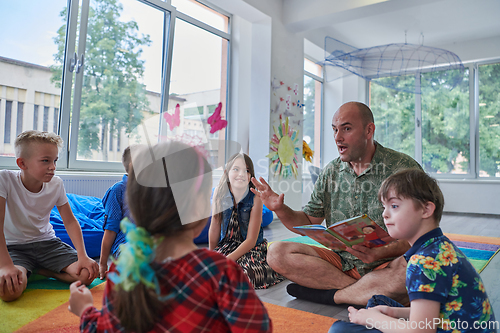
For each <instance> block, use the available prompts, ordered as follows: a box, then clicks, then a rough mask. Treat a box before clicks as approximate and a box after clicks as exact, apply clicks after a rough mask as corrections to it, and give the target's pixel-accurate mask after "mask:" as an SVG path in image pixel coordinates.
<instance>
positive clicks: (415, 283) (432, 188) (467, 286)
mask: <svg viewBox="0 0 500 333" xmlns="http://www.w3.org/2000/svg"><path fill="white" fill-rule="evenodd" d="M378 195H379V199H380V200H381V202H382V204H383V206H384V212H383V215H382V216H383V218H384V223H385V225H386V226H387V230H388V232H389V234H390V235H391V236H392V237H393V238H396V239H404V240H407V241H408V242H409V243H410V245H411V246H412V247H411V248H410V249H409V250H408V251H407V252H406V253H405V255H404V257H405V259H406V261H407V262H408V266H407V270H406V289H407V291H408V295H409V297H410V307H403V306H402V305H401V304H399V303H397V302H395V301H393V300H391V299H390V298H388V297H386V296H382V295H375V296H373V297H372V299H371V300H370V301H369V302H368V307H367V309H360V310H357V309H355V308H353V307H349V319H350V321H351V322H350V323H347V322H343V321H337V322H335V323H334V324H333V325H332V327H331V328H330V331H329V332H330V333H334V332H370V333H373V332H398V333H399V332H419V333H422V332H484V333H486V332H496V331H497V325H498V323H497V322H496V321H495V316H494V314H493V311H492V308H491V304H490V301H489V299H488V296H487V295H486V291H485V289H484V285H483V282H482V280H481V278H480V277H479V274H478V273H477V272H476V270H475V269H474V267H473V266H472V265H471V263H470V262H469V261H468V260H467V258H466V257H465V255H464V254H463V253H462V252H461V251H460V250H459V249H458V248H457V247H456V246H455V244H453V242H452V241H450V240H449V239H448V237H446V236H444V235H443V233H442V231H441V229H440V228H439V221H440V220H441V215H442V212H443V206H444V199H443V194H442V192H441V190H440V189H439V186H438V184H437V182H436V180H435V179H433V178H431V177H430V176H429V175H427V174H426V173H425V172H423V171H421V170H416V169H411V170H410V169H408V170H403V171H401V172H399V173H396V174H394V175H392V176H390V177H389V178H387V179H386V180H385V181H384V183H383V184H382V186H381V187H380V190H379V194H378Z"/></svg>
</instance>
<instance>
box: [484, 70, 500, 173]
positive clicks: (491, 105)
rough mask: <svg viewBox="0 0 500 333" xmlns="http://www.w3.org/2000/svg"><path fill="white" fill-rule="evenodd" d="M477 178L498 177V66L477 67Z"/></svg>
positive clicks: (499, 96) (499, 84)
mask: <svg viewBox="0 0 500 333" xmlns="http://www.w3.org/2000/svg"><path fill="white" fill-rule="evenodd" d="M479 176H480V177H500V64H492V65H483V66H479Z"/></svg>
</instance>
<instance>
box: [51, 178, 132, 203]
mask: <svg viewBox="0 0 500 333" xmlns="http://www.w3.org/2000/svg"><path fill="white" fill-rule="evenodd" d="M58 176H59V177H61V179H62V180H63V183H64V188H65V189H66V193H74V194H79V195H88V196H92V197H98V198H102V197H103V196H104V193H106V190H107V189H108V188H110V187H111V186H112V185H113V184H115V183H116V182H119V181H120V180H121V179H122V177H123V175H116V176H114V175H106V176H101V175H99V176H94V175H83V174H82V175H60V174H58Z"/></svg>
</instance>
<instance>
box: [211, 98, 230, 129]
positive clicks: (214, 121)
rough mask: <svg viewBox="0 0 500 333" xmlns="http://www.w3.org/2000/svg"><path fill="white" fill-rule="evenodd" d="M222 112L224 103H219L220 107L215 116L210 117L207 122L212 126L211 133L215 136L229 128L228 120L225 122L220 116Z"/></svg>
mask: <svg viewBox="0 0 500 333" xmlns="http://www.w3.org/2000/svg"><path fill="white" fill-rule="evenodd" d="M221 110H222V103H221V102H219V105H218V106H217V108H216V109H215V111H214V114H213V115H211V116H210V117H208V119H207V122H208V124H209V125H210V133H211V134H214V133H215V132H217V131H220V130H221V129H223V128H225V127H226V126H227V120H224V119H222V118H221V116H220V111H221Z"/></svg>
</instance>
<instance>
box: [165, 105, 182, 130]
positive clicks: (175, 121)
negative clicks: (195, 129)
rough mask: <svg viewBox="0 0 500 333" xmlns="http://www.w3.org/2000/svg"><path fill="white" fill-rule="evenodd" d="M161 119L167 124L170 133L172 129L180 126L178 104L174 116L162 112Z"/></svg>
mask: <svg viewBox="0 0 500 333" xmlns="http://www.w3.org/2000/svg"><path fill="white" fill-rule="evenodd" d="M163 118H164V119H165V121H166V122H167V124H168V127H170V130H171V131H172V130H173V129H174V128H176V127H177V126H179V125H180V124H181V106H180V105H179V104H177V105H176V106H175V111H174V114H170V113H168V112H164V113H163Z"/></svg>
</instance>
